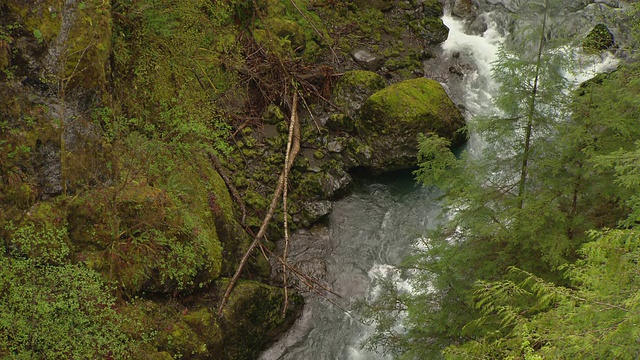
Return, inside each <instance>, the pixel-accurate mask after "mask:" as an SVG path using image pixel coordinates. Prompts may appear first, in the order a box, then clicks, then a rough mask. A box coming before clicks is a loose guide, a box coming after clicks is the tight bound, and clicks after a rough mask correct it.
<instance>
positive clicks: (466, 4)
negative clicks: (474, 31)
mask: <svg viewBox="0 0 640 360" xmlns="http://www.w3.org/2000/svg"><path fill="white" fill-rule="evenodd" d="M451 14H452V15H454V16H457V17H459V18H462V19H465V20H469V21H473V20H474V19H475V18H476V16H477V15H478V14H477V11H476V6H475V5H474V3H473V1H472V0H456V1H455V3H454V4H453V8H452V9H451Z"/></svg>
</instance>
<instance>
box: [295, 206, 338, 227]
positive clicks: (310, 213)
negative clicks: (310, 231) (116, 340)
mask: <svg viewBox="0 0 640 360" xmlns="http://www.w3.org/2000/svg"><path fill="white" fill-rule="evenodd" d="M331 211H333V205H332V203H331V201H328V200H324V201H313V202H310V203H307V204H305V205H304V208H303V210H302V215H303V217H304V218H303V220H302V224H303V226H305V227H306V226H309V225H311V224H314V223H316V222H318V221H319V220H320V219H322V218H323V217H325V216H327V215H329V214H330V213H331Z"/></svg>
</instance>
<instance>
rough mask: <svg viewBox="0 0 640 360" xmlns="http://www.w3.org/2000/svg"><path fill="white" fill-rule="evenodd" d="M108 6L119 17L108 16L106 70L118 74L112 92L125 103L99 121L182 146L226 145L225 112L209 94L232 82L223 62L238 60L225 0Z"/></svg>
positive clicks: (217, 148)
mask: <svg viewBox="0 0 640 360" xmlns="http://www.w3.org/2000/svg"><path fill="white" fill-rule="evenodd" d="M115 6H116V8H117V9H118V10H120V11H121V12H122V13H124V16H125V18H126V19H127V21H121V22H117V23H116V24H115V26H116V28H117V29H118V31H117V34H118V36H117V37H116V38H115V39H114V58H115V65H116V67H115V69H114V70H115V71H116V72H117V73H118V74H121V75H122V76H120V77H118V80H117V81H118V82H119V83H118V84H117V85H120V86H122V88H121V92H120V93H118V94H117V95H118V99H119V101H120V102H122V104H123V107H124V110H125V111H124V113H123V114H121V113H117V114H116V116H113V117H111V123H110V124H109V123H105V128H107V129H108V130H109V131H110V132H112V131H113V129H116V128H117V129H120V131H123V133H124V134H126V133H127V132H130V131H137V132H140V133H141V134H143V135H145V136H146V137H148V138H151V139H157V140H161V141H164V142H167V143H170V144H171V145H170V146H172V147H174V148H176V150H177V151H180V152H183V153H185V154H186V153H189V152H190V151H195V150H197V149H203V148H205V149H211V150H214V151H219V152H222V153H224V152H228V150H229V147H228V145H227V142H226V137H227V136H228V134H229V126H228V124H227V120H228V119H227V117H226V116H225V115H224V112H223V111H222V110H221V106H220V104H217V103H216V99H220V97H221V96H223V95H224V94H225V92H227V91H229V90H230V89H231V88H232V84H234V83H235V82H237V78H236V75H235V74H236V73H235V71H230V70H233V68H239V67H240V66H241V65H242V62H243V60H242V58H241V57H240V54H239V49H238V48H237V47H236V46H235V37H234V35H233V34H234V28H233V24H232V23H231V20H232V16H233V9H232V8H231V6H230V5H229V4H228V3H227V2H217V3H216V4H215V5H214V4H212V3H211V2H209V1H204V0H192V1H175V2H170V3H166V2H161V1H157V0H147V1H142V2H135V3H128V2H119V3H118V4H116V5H115ZM214 28H215V29H216V31H217V32H215V33H214V31H213V30H212V29H214ZM186 59H188V61H187V60H186ZM227 67H228V68H227ZM131 87H133V88H134V89H135V91H130V89H131ZM121 117H124V118H128V119H126V120H125V119H123V118H121Z"/></svg>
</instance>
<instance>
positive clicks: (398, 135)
mask: <svg viewBox="0 0 640 360" xmlns="http://www.w3.org/2000/svg"><path fill="white" fill-rule="evenodd" d="M464 124H465V122H464V118H463V117H462V114H461V113H460V111H459V110H458V108H457V107H456V106H455V104H454V103H453V102H452V101H451V99H450V98H449V96H448V95H447V93H446V92H445V91H444V89H443V88H442V86H441V85H440V84H439V83H438V82H437V81H435V80H431V79H426V78H418V79H412V80H406V81H403V82H400V83H397V84H394V85H391V86H389V87H387V88H385V89H383V90H380V91H378V92H376V93H375V94H373V95H372V96H371V97H369V99H367V101H366V102H365V103H364V105H363V106H362V109H361V111H360V117H359V118H358V121H357V122H356V127H357V130H358V133H359V134H360V136H362V137H363V138H364V139H365V141H366V142H367V143H368V144H369V147H370V148H371V150H372V152H373V153H372V157H371V162H370V164H368V166H369V167H370V168H371V170H373V171H376V172H378V171H389V170H397V169H402V168H409V167H412V166H415V164H416V153H417V137H416V135H417V134H418V133H425V134H426V133H435V134H438V135H439V136H442V137H445V138H447V139H449V140H451V141H452V143H453V144H454V145H458V144H460V143H461V142H462V141H463V140H464V136H463V135H462V134H461V133H460V132H459V131H458V130H460V129H461V128H462V127H463V126H464Z"/></svg>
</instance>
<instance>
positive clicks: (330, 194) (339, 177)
mask: <svg viewBox="0 0 640 360" xmlns="http://www.w3.org/2000/svg"><path fill="white" fill-rule="evenodd" d="M352 182H353V179H352V178H351V175H349V174H348V173H347V172H346V171H344V170H342V169H336V170H333V171H330V172H328V173H327V174H326V176H325V177H324V178H323V179H322V189H323V190H324V193H325V194H326V196H327V198H330V199H332V198H336V197H340V196H343V195H344V194H346V193H347V192H348V191H349V189H350V188H351V184H352Z"/></svg>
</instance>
